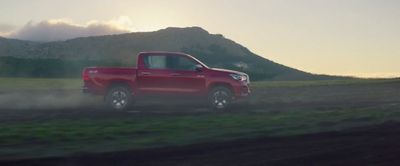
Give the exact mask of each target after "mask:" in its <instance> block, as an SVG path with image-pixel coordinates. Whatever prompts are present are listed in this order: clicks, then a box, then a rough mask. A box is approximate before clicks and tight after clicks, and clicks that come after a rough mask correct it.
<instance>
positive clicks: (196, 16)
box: [0, 0, 400, 77]
mask: <svg viewBox="0 0 400 166" xmlns="http://www.w3.org/2000/svg"><path fill="white" fill-rule="evenodd" d="M0 2H1V4H2V5H1V6H0V10H1V11H3V13H7V14H4V15H0V36H4V37H8V38H17V39H23V40H37V41H52V40H63V39H67V38H75V37H82V36H96V35H107V34H120V33H128V32H140V31H155V30H159V29H164V28H167V27H192V26H198V27H202V28H204V29H205V30H207V31H209V32H210V33H212V34H222V35H224V36H225V37H226V38H229V39H232V40H234V41H235V42H237V43H239V44H242V45H243V46H245V47H247V48H249V49H250V50H251V51H252V52H254V53H256V54H258V55H261V56H263V57H265V58H267V59H270V60H272V61H275V62H277V63H280V64H283V65H286V66H289V67H293V68H297V69H300V70H303V71H307V72H311V73H317V74H330V75H346V76H357V77H399V76H400V66H399V65H398V64H397V62H398V61H400V48H399V45H400V33H399V30H398V29H400V20H399V19H398V18H399V16H400V10H398V9H399V7H400V1H395V0H383V1H375V0H348V1H345V0H338V1H328V0H297V1H294V0H265V1H254V2H251V3H249V2H248V1H244V0H236V1H228V0H219V1H211V0H205V1H183V0H171V1H161V0H158V1H156V0H153V1H144V0H132V1H124V0H119V1H111V0H101V1H90V0H88V1H77V0H71V1H58V0H55V1H51V0H37V1H11V0H0Z"/></svg>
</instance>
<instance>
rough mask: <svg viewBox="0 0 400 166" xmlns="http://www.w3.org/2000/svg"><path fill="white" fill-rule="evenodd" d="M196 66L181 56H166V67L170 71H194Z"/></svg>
mask: <svg viewBox="0 0 400 166" xmlns="http://www.w3.org/2000/svg"><path fill="white" fill-rule="evenodd" d="M196 64H197V63H195V62H194V61H192V60H190V59H188V58H185V57H182V56H168V58H167V66H168V68H169V69H172V70H189V71H195V70H196Z"/></svg>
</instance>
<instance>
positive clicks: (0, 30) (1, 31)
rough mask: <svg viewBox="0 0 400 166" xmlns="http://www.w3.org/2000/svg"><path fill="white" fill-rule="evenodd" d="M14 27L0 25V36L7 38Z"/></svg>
mask: <svg viewBox="0 0 400 166" xmlns="http://www.w3.org/2000/svg"><path fill="white" fill-rule="evenodd" d="M15 28H16V27H15V26H13V25H9V24H2V23H0V36H7V35H9V34H10V33H11V32H13V31H14V30H15Z"/></svg>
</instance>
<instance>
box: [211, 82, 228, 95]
mask: <svg viewBox="0 0 400 166" xmlns="http://www.w3.org/2000/svg"><path fill="white" fill-rule="evenodd" d="M216 87H225V88H228V89H229V90H230V91H231V93H234V90H233V87H232V85H231V84H229V83H226V82H214V83H211V84H210V85H209V86H208V89H207V91H208V92H211V91H212V90H213V89H214V88H216Z"/></svg>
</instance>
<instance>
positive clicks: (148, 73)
mask: <svg viewBox="0 0 400 166" xmlns="http://www.w3.org/2000/svg"><path fill="white" fill-rule="evenodd" d="M150 74H151V73H150V72H141V73H140V75H142V76H147V75H150Z"/></svg>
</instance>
